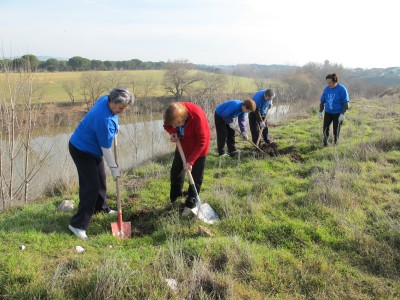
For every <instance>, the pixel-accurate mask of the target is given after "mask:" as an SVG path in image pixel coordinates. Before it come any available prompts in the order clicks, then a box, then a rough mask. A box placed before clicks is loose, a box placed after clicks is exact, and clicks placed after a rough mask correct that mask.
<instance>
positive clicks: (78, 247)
mask: <svg viewBox="0 0 400 300" xmlns="http://www.w3.org/2000/svg"><path fill="white" fill-rule="evenodd" d="M75 250H76V252H79V253H81V252H83V251H85V249H84V248H83V247H81V246H75Z"/></svg>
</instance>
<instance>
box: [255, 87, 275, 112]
mask: <svg viewBox="0 0 400 300" xmlns="http://www.w3.org/2000/svg"><path fill="white" fill-rule="evenodd" d="M264 94H265V90H261V91H258V92H256V93H255V94H254V95H253V100H254V102H255V103H256V108H258V109H259V110H260V113H261V115H262V116H265V115H266V114H267V112H268V107H269V106H270V105H271V103H272V100H268V101H266V100H265V97H264Z"/></svg>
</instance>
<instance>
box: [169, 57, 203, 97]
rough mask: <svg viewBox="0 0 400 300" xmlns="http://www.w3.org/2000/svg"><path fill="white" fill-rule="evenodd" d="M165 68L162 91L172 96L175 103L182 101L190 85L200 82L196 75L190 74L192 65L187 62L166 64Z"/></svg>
mask: <svg viewBox="0 0 400 300" xmlns="http://www.w3.org/2000/svg"><path fill="white" fill-rule="evenodd" d="M165 67H166V69H167V71H166V72H165V75H164V82H163V86H164V89H165V90H167V92H168V93H171V94H173V95H174V96H175V98H176V100H177V101H179V100H181V99H182V96H183V94H184V93H185V92H186V91H187V90H188V88H189V86H190V85H192V84H193V83H195V82H198V81H199V80H200V79H199V77H198V74H197V73H193V72H192V70H193V64H191V63H189V61H188V60H175V61H173V62H167V63H166V64H165Z"/></svg>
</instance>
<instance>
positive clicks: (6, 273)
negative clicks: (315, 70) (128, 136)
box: [0, 96, 400, 300]
mask: <svg viewBox="0 0 400 300" xmlns="http://www.w3.org/2000/svg"><path fill="white" fill-rule="evenodd" d="M397 97H398V96H393V98H391V99H390V98H389V99H387V98H386V99H375V100H374V101H373V100H366V99H353V100H352V105H351V108H350V110H349V111H348V112H347V113H346V120H345V123H344V126H343V129H342V132H341V138H340V145H339V146H338V147H334V146H332V145H330V146H329V147H326V148H323V147H322V141H321V131H322V123H321V120H319V119H318V118H317V117H316V115H315V114H314V115H313V114H312V113H311V112H309V113H308V115H305V114H304V115H302V116H301V117H300V116H297V117H296V118H292V119H287V120H285V121H283V122H281V123H279V124H276V126H273V127H271V128H270V134H271V135H272V136H273V137H274V138H275V141H276V142H277V143H278V154H279V155H278V156H273V157H270V156H263V155H260V154H259V153H258V152H257V151H255V150H254V148H253V147H252V146H251V145H249V143H246V142H244V141H238V147H239V148H240V149H242V150H243V153H242V154H241V156H240V157H239V158H229V157H228V158H226V159H224V160H222V161H220V160H219V158H218V156H217V155H216V146H215V144H212V146H211V149H210V154H209V156H208V158H207V163H206V170H205V177H204V183H203V188H202V192H201V195H200V198H201V199H202V200H203V201H207V202H208V203H209V204H210V205H211V206H212V207H213V208H214V209H215V210H216V211H217V213H218V214H219V216H220V218H221V222H220V223H218V224H216V225H206V224H204V223H201V222H200V221H199V220H197V219H196V218H195V217H192V218H185V217H181V216H180V212H179V210H178V209H176V210H171V211H167V210H166V209H165V208H166V206H167V205H168V203H169V169H170V164H171V159H172V154H167V155H165V156H164V157H159V158H157V159H156V160H154V161H152V162H149V163H148V164H146V165H143V166H141V167H138V168H134V169H132V170H130V171H128V172H125V173H124V174H123V176H122V178H121V181H122V186H123V188H122V192H121V197H122V201H123V209H124V220H125V221H130V222H131V224H132V230H133V237H132V238H130V239H127V240H118V239H117V238H115V237H113V236H112V235H111V232H110V224H111V222H115V221H116V218H115V216H110V215H104V214H99V215H96V216H94V218H93V220H92V223H91V225H90V227H89V228H88V236H89V241H86V242H84V241H81V240H78V239H77V238H76V237H75V236H73V235H72V234H71V233H70V232H69V231H68V229H67V226H68V224H69V220H70V218H71V216H72V213H66V212H59V211H57V206H58V205H59V203H60V202H61V201H62V200H63V199H73V200H74V201H75V204H77V203H78V187H77V186H76V185H74V186H69V185H65V186H63V185H62V184H59V185H58V186H57V187H54V189H53V190H50V189H49V192H48V193H47V194H48V195H47V196H44V197H43V199H41V201H39V202H38V203H34V204H29V205H26V206H24V207H21V208H13V209H10V210H7V211H3V212H1V213H0V252H1V253H2V255H1V256H0V298H2V299H234V300H242V299H259V300H263V299H360V300H361V299H363V300H364V299H399V297H400V230H399V229H400V227H399V225H400V223H399V220H400V204H399V203H400V138H399V137H400V114H399V111H400V104H399V101H398V98H397ZM108 179H109V182H108V188H109V190H108V198H109V199H110V201H109V202H110V203H109V204H110V206H111V207H112V208H115V197H116V196H115V182H114V181H113V180H112V179H111V178H108ZM180 201H181V202H182V203H183V201H184V199H181V200H180ZM181 209H182V207H181ZM199 225H202V226H205V227H207V228H208V229H209V230H210V231H211V232H212V233H213V234H214V236H213V237H209V236H206V235H204V234H201V233H199ZM21 245H24V246H25V247H26V248H25V250H19V247H20V246H21ZM77 245H80V246H82V247H84V248H85V251H84V252H83V253H78V252H76V251H75V249H74V247H75V246H77ZM167 279H175V280H176V282H177V290H176V291H173V290H172V289H170V288H169V287H168V285H167V283H166V280H167Z"/></svg>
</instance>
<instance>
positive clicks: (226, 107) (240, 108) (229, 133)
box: [214, 99, 256, 156]
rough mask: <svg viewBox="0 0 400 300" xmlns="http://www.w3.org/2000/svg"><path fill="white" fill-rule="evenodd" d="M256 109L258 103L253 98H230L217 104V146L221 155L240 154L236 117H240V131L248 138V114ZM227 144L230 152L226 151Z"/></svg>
mask: <svg viewBox="0 0 400 300" xmlns="http://www.w3.org/2000/svg"><path fill="white" fill-rule="evenodd" d="M255 109H256V103H255V102H254V101H253V100H252V99H247V100H244V101H241V100H229V101H226V102H224V103H222V104H220V105H218V106H217V108H216V109H215V114H214V120H215V128H216V131H217V147H218V154H219V156H228V155H229V156H236V155H237V154H238V152H237V150H236V146H235V123H234V122H233V121H234V119H235V118H237V119H238V124H239V128H240V132H241V133H242V137H243V139H245V140H247V139H248V136H247V133H246V126H245V125H246V123H245V122H246V115H247V113H249V112H251V111H254V110H255ZM225 144H226V145H227V147H228V154H226V153H225Z"/></svg>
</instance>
